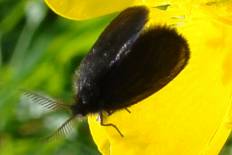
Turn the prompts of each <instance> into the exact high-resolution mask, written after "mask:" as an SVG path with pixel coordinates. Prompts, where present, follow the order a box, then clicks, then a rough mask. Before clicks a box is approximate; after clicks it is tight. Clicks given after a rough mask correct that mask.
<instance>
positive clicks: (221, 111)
mask: <svg viewBox="0 0 232 155" xmlns="http://www.w3.org/2000/svg"><path fill="white" fill-rule="evenodd" d="M174 12H175V11H174ZM177 12H178V11H177ZM180 12H181V11H180ZM162 14H163V16H162ZM152 17H159V18H157V20H154V21H153V24H164V23H165V21H164V20H162V18H161V17H165V18H168V17H170V14H169V13H168V11H163V12H162V11H155V10H153V14H152ZM213 18H214V16H211V15H210V14H206V13H205V12H204V11H201V10H199V8H197V9H196V10H194V9H193V10H191V17H186V18H185V19H183V22H181V21H178V22H176V28H177V30H178V32H179V33H181V34H182V35H183V36H184V37H185V38H186V39H187V41H188V43H189V47H190V50H191V58H190V60H189V64H188V65H187V67H186V68H185V69H184V70H183V71H182V72H181V73H180V74H179V75H178V76H177V77H176V78H175V79H174V80H173V81H171V82H170V83H169V84H168V85H167V86H165V87H164V88H163V89H161V90H160V91H158V92H157V93H155V94H153V95H152V96H150V97H148V98H146V99H145V100H143V101H141V102H139V103H137V104H135V105H133V106H131V107H130V108H129V109H130V111H131V113H130V114H129V113H128V112H127V111H125V110H122V111H118V112H116V113H114V114H112V115H111V116H109V117H106V118H105V119H104V121H105V123H113V124H115V125H116V126H117V127H118V128H119V129H120V131H121V132H122V133H123V134H124V136H125V137H124V138H122V137H120V135H119V134H118V133H117V131H116V130H115V129H114V128H112V127H104V126H101V125H100V124H99V122H97V121H96V116H89V118H88V121H89V125H90V129H91V133H92V135H93V138H94V140H95V142H96V143H97V144H98V148H99V150H100V151H101V152H102V153H103V154H104V155H119V154H126V155H140V154H142V155H217V154H218V153H219V151H220V149H221V148H222V146H223V144H224V143H225V141H226V139H227V137H228V135H229V133H230V131H231V129H230V126H231V124H232V115H231V114H232V112H231V104H232V100H231V97H232V86H231V83H232V75H231V72H232V70H231V68H232V63H231V62H232V44H231V40H232V27H231V25H226V24H225V23H223V22H218V21H217V20H213ZM168 21H172V20H171V19H170V20H166V22H167V23H166V24H168V25H169V23H168ZM171 25H173V22H171Z"/></svg>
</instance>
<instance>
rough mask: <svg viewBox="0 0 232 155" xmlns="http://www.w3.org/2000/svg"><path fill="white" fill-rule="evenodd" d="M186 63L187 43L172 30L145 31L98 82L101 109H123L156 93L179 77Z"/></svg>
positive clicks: (164, 28)
mask: <svg viewBox="0 0 232 155" xmlns="http://www.w3.org/2000/svg"><path fill="white" fill-rule="evenodd" d="M188 59H189V48H188V44H187V41H186V40H185V39H184V38H183V37H182V36H181V35H179V34H178V33H177V32H176V30H175V29H171V28H168V27H164V26H163V27H151V28H149V29H148V30H146V31H144V33H143V34H141V36H140V37H139V38H138V39H137V40H136V42H135V43H134V45H133V46H132V48H131V49H130V51H128V54H127V55H126V56H124V57H123V58H121V59H120V61H118V62H117V64H115V65H114V66H113V67H112V68H111V70H110V72H109V73H108V74H107V75H105V77H103V78H102V81H101V86H100V88H101V90H100V92H101V98H102V102H103V103H104V104H105V108H106V109H120V108H124V107H127V106H128V105H131V104H134V103H136V102H138V101H140V100H142V99H144V98H146V97H148V96H149V95H151V94H153V93H155V92H157V91H158V90H160V89H161V88H162V87H164V86H165V85H166V84H168V83H169V82H170V81H171V80H172V79H174V78H175V77H176V76H177V75H178V74H179V73H180V71H181V70H182V69H183V68H184V67H185V66H186V64H187V62H188Z"/></svg>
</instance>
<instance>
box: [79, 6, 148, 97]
mask: <svg viewBox="0 0 232 155" xmlns="http://www.w3.org/2000/svg"><path fill="white" fill-rule="evenodd" d="M147 20H148V10H147V8H146V7H143V6H138V7H132V8H128V9H126V10H124V11H122V12H121V13H120V14H119V15H118V16H117V17H116V18H115V19H114V20H113V21H112V22H111V23H110V24H109V25H108V26H107V27H106V29H105V30H104V31H103V33H102V34H101V36H100V37H99V38H98V40H97V42H96V43H95V44H94V46H93V47H92V49H91V50H90V52H89V53H88V55H87V56H86V57H85V58H84V59H83V61H82V62H81V64H80V67H79V74H80V78H79V79H78V81H77V85H78V92H79V93H80V94H79V95H80V96H82V97H83V96H88V98H91V96H90V94H92V98H94V97H93V96H94V95H95V94H96V93H97V92H95V91H97V86H96V85H97V84H98V82H99V81H98V80H99V79H101V77H103V76H104V75H105V74H106V73H107V72H108V71H109V70H110V69H111V66H112V65H113V64H114V63H116V62H117V60H118V59H119V57H120V56H123V55H125V54H126V52H127V49H129V48H130V47H131V46H132V45H133V43H134V41H135V40H136V39H137V37H138V36H139V34H140V32H141V31H142V29H143V27H144V25H145V23H146V22H147ZM90 85H91V87H90ZM86 98H87V97H86Z"/></svg>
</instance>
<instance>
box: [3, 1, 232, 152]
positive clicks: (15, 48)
mask: <svg viewBox="0 0 232 155" xmlns="http://www.w3.org/2000/svg"><path fill="white" fill-rule="evenodd" d="M113 16H114V15H109V16H104V17H100V18H96V19H91V20H87V21H71V20H68V19H64V18H62V17H59V16H57V15H55V14H54V13H53V12H51V11H50V10H49V9H48V8H47V6H45V4H44V3H43V1H42V0H0V155H98V154H99V152H98V151H97V147H96V145H95V144H94V142H93V141H92V138H91V135H90V132H89V128H88V124H87V122H86V120H84V121H80V122H78V123H75V126H74V132H72V133H70V136H67V137H66V138H60V139H56V140H53V141H51V142H44V141H43V140H41V139H43V137H46V136H47V135H49V134H51V133H52V132H54V131H55V130H56V128H57V127H58V126H59V125H60V124H61V123H62V122H63V121H64V120H65V118H67V116H66V115H65V114H63V113H60V112H58V113H46V112H44V111H43V110H42V109H39V107H38V106H37V105H34V104H29V103H28V102H27V100H25V98H24V97H22V95H21V94H22V92H21V89H27V90H35V91H39V92H43V93H45V94H48V95H50V96H53V97H55V98H58V99H61V100H63V101H64V102H65V103H72V101H73V97H74V95H75V94H74V91H73V76H74V72H75V70H76V69H77V67H78V65H79V63H80V61H81V59H82V58H83V57H84V55H85V54H86V53H87V52H88V51H89V49H90V48H91V46H92V45H93V43H94V42H95V40H96V39H97V37H98V36H99V34H100V33H101V32H102V31H103V29H104V27H106V25H107V24H108V23H109V22H110V21H111V20H112V18H113ZM231 145H232V144H231V141H228V142H227V145H226V146H225V147H224V149H223V151H222V153H221V155H232V147H231Z"/></svg>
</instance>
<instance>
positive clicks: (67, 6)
mask: <svg viewBox="0 0 232 155" xmlns="http://www.w3.org/2000/svg"><path fill="white" fill-rule="evenodd" d="M45 2H46V3H47V5H48V6H49V7H50V8H51V9H52V10H53V11H54V12H56V13H57V14H59V15H61V16H63V17H66V18H70V19H78V20H83V19H88V18H93V17H97V16H101V15H105V14H108V13H112V12H115V11H118V10H122V9H124V8H126V7H128V6H131V5H134V3H135V0H125V1H124V0H123V1H120V2H118V1H111V0H101V1H94V0H45Z"/></svg>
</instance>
